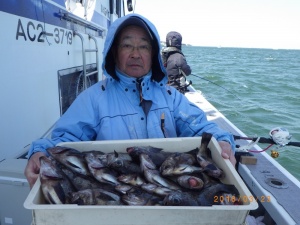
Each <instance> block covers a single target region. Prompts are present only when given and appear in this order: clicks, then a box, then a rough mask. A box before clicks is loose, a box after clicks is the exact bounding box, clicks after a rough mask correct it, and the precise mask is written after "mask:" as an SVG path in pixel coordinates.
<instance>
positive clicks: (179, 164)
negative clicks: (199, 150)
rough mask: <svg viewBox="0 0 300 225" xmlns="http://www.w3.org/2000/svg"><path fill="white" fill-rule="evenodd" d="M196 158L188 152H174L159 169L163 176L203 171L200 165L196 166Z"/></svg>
mask: <svg viewBox="0 0 300 225" xmlns="http://www.w3.org/2000/svg"><path fill="white" fill-rule="evenodd" d="M196 162H197V161H196V159H195V157H194V156H193V155H191V154H187V153H173V154H171V155H170V156H169V157H168V158H167V159H166V160H165V161H164V162H163V163H162V165H161V166H160V168H159V170H160V172H161V174H162V175H163V176H176V175H183V174H190V173H199V172H203V169H202V168H201V167H199V166H194V165H195V163H196Z"/></svg>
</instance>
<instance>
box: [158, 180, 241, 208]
mask: <svg viewBox="0 0 300 225" xmlns="http://www.w3.org/2000/svg"><path fill="white" fill-rule="evenodd" d="M224 193H226V194H231V195H234V196H238V195H239V192H238V190H237V189H236V187H235V186H234V185H229V184H223V183H217V184H215V185H212V186H210V187H207V188H204V189H203V190H202V191H200V192H185V191H173V192H171V193H170V194H169V195H167V196H166V197H165V198H164V200H163V205H167V206H212V205H220V204H221V202H220V199H221V198H220V196H222V195H223V194H224ZM237 199H238V197H237Z"/></svg>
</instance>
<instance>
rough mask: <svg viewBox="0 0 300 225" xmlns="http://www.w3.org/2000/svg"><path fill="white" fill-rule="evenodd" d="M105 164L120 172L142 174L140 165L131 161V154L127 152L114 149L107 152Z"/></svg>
mask: <svg viewBox="0 0 300 225" xmlns="http://www.w3.org/2000/svg"><path fill="white" fill-rule="evenodd" d="M107 164H108V167H110V168H112V169H114V170H116V171H118V172H119V173H122V174H132V173H139V174H142V171H141V169H140V165H139V164H136V163H135V162H133V161H132V158H131V156H130V155H129V154H127V153H118V152H116V151H114V152H113V153H108V154H107Z"/></svg>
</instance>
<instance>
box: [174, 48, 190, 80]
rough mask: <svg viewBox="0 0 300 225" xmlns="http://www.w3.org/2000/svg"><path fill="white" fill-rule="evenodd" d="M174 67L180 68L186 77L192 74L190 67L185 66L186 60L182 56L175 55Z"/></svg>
mask: <svg viewBox="0 0 300 225" xmlns="http://www.w3.org/2000/svg"><path fill="white" fill-rule="evenodd" d="M176 65H177V67H180V68H181V70H182V71H183V72H184V73H185V75H186V76H188V75H190V74H191V73H192V70H191V67H190V66H189V65H188V64H187V61H186V58H185V56H183V55H182V54H179V53H178V54H176Z"/></svg>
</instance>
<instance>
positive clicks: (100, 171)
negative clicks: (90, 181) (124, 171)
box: [84, 151, 119, 185]
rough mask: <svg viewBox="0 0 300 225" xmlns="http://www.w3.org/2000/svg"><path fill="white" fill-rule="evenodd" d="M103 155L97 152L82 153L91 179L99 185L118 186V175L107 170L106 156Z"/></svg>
mask: <svg viewBox="0 0 300 225" xmlns="http://www.w3.org/2000/svg"><path fill="white" fill-rule="evenodd" d="M103 155H104V153H102V152H99V151H90V152H85V153H84V158H85V160H86V162H87V165H88V168H89V171H90V172H91V174H92V175H93V177H94V178H95V179H96V180H97V181H99V182H101V183H106V184H112V185H118V184H119V181H118V180H117V176H118V173H117V172H115V171H114V170H111V169H109V168H107V162H106V156H103Z"/></svg>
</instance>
